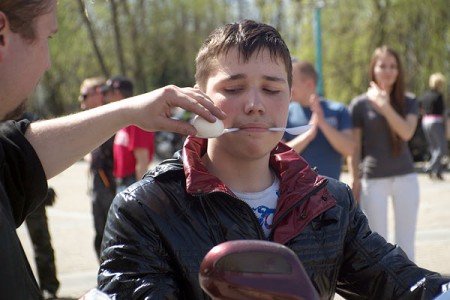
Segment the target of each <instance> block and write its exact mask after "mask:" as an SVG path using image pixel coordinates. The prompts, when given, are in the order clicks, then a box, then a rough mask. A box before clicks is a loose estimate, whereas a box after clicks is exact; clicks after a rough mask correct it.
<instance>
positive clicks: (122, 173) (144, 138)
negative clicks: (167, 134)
mask: <svg viewBox="0 0 450 300" xmlns="http://www.w3.org/2000/svg"><path fill="white" fill-rule="evenodd" d="M154 142H155V134H154V133H153V132H148V131H145V130H142V129H140V128H138V127H136V126H128V127H125V128H122V129H120V130H119V131H118V132H117V133H116V136H115V138H114V146H113V153H114V176H115V177H116V178H124V177H126V176H130V175H133V174H135V172H136V170H135V167H136V158H135V157H134V153H133V152H134V150H135V149H138V148H145V149H147V150H148V158H149V161H151V160H152V159H153V153H154Z"/></svg>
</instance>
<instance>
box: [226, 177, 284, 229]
mask: <svg viewBox="0 0 450 300" xmlns="http://www.w3.org/2000/svg"><path fill="white" fill-rule="evenodd" d="M279 190H280V181H279V180H278V177H276V176H275V180H274V181H273V183H272V185H271V186H269V187H268V188H267V189H265V190H263V191H261V192H255V193H240V192H236V191H233V193H234V194H235V195H236V196H238V197H239V199H241V200H243V201H244V202H246V203H247V204H248V205H249V206H250V207H251V208H252V209H253V212H254V213H255V215H256V218H258V221H259V224H260V225H261V227H262V229H263V231H264V234H265V235H266V237H268V236H269V234H270V228H269V227H270V225H272V222H273V216H274V214H275V208H276V207H277V201H278V195H279Z"/></svg>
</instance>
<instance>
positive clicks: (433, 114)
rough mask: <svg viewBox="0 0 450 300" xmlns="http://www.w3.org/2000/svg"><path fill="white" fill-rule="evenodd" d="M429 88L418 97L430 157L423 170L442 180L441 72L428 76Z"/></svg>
mask: <svg viewBox="0 0 450 300" xmlns="http://www.w3.org/2000/svg"><path fill="white" fill-rule="evenodd" d="M429 84H430V89H429V90H428V91H426V92H425V94H423V95H422V97H421V98H420V101H421V103H422V108H423V117H422V128H423V131H424V134H425V138H426V139H427V142H428V146H429V149H430V154H431V159H430V160H429V161H428V163H427V165H426V167H425V172H427V173H428V174H429V176H430V177H436V178H437V179H439V180H443V177H442V171H443V169H444V164H443V163H442V158H443V157H444V156H445V155H446V154H447V139H446V134H445V102H444V96H443V90H444V87H445V77H444V75H442V74H441V73H435V74H432V75H431V76H430V82H429Z"/></svg>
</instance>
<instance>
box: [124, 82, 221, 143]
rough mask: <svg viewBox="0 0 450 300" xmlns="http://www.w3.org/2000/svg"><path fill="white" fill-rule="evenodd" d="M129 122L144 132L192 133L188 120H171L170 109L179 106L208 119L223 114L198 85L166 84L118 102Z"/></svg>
mask: <svg viewBox="0 0 450 300" xmlns="http://www.w3.org/2000/svg"><path fill="white" fill-rule="evenodd" d="M118 103H120V105H123V109H124V114H127V117H128V118H129V119H128V120H129V121H130V123H132V124H134V125H136V126H138V127H140V128H142V129H144V130H147V131H172V132H177V133H181V134H185V135H195V134H196V133H197V130H196V129H195V128H194V126H192V125H191V124H190V123H189V122H187V121H183V120H176V119H172V118H171V115H172V111H173V109H174V108H176V107H179V108H182V109H185V110H187V111H190V112H192V113H194V114H197V115H199V116H201V117H203V118H205V119H206V120H208V121H210V122H214V121H215V120H216V118H219V119H225V117H226V115H225V113H224V112H223V111H221V110H220V109H219V108H218V107H217V106H215V104H214V103H213V102H212V101H211V99H210V98H209V97H208V96H207V95H206V94H205V93H203V92H202V91H200V90H199V89H197V88H190V87H185V88H180V87H177V86H174V85H169V86H166V87H163V88H160V89H157V90H154V91H152V92H149V93H146V94H142V95H139V96H135V97H132V98H129V99H125V100H122V101H119V102H118Z"/></svg>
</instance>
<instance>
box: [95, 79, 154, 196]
mask: <svg viewBox="0 0 450 300" xmlns="http://www.w3.org/2000/svg"><path fill="white" fill-rule="evenodd" d="M103 93H104V95H105V101H106V102H116V101H120V100H122V99H124V98H129V97H131V96H133V83H132V82H131V80H130V79H129V78H127V77H124V76H121V75H118V76H114V77H111V78H110V79H108V80H107V81H106V84H105V86H104V87H103ZM154 141H155V134H154V133H153V132H148V131H145V130H142V129H140V128H139V127H136V126H134V125H131V126H128V127H125V128H122V129H120V130H119V131H118V132H117V133H116V136H115V138H114V145H113V157H114V176H115V178H116V185H117V187H116V191H117V192H121V191H122V190H124V189H125V188H127V187H128V186H130V185H131V184H133V183H134V182H136V180H137V179H141V178H142V177H143V176H144V174H145V172H147V170H148V166H149V164H150V162H151V161H152V159H153V153H154Z"/></svg>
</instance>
